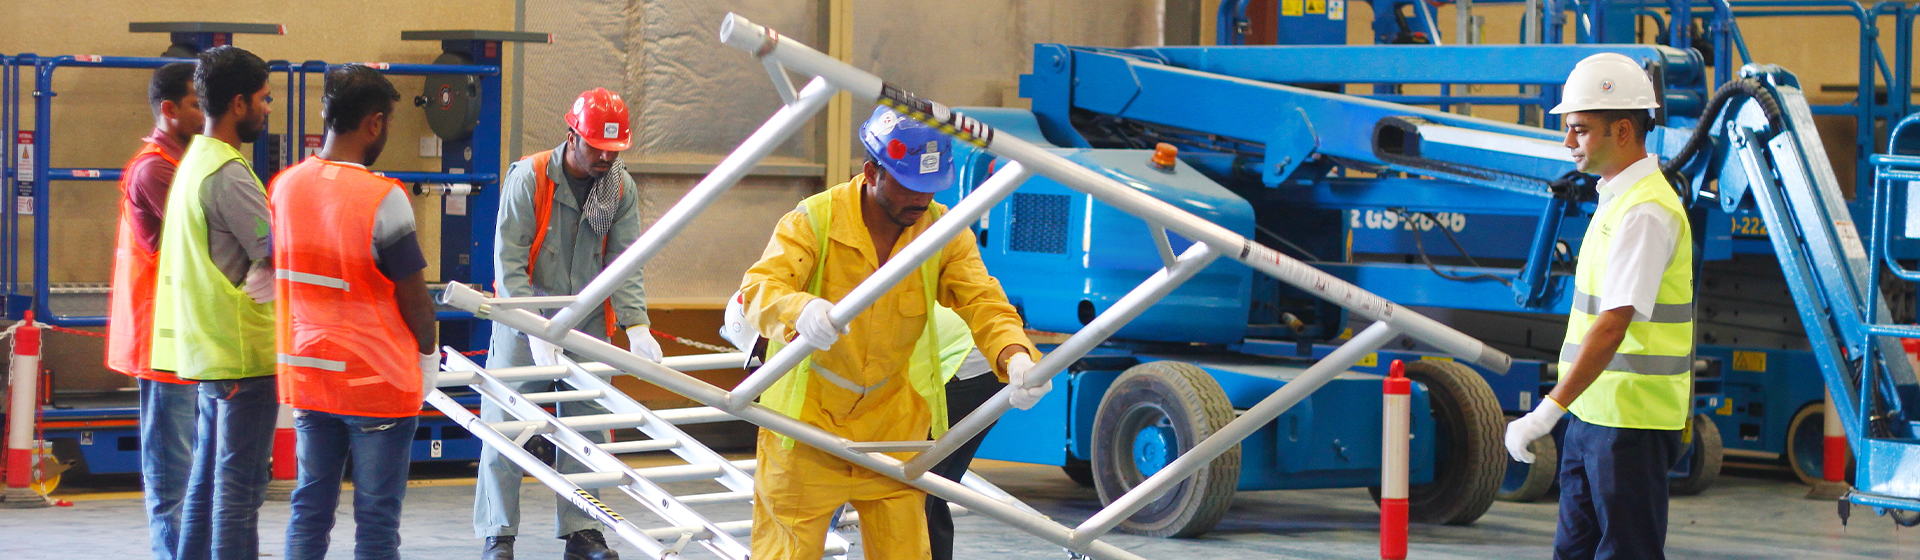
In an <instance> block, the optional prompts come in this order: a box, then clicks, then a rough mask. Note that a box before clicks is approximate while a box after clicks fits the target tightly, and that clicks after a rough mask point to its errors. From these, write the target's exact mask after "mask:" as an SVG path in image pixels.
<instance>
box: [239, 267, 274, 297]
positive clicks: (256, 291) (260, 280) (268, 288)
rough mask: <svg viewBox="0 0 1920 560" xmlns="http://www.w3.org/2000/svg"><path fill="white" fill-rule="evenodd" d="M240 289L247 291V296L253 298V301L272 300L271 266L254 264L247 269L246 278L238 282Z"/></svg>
mask: <svg viewBox="0 0 1920 560" xmlns="http://www.w3.org/2000/svg"><path fill="white" fill-rule="evenodd" d="M240 289H241V290H242V291H245V292H246V293H247V297H250V298H253V302H254V303H269V302H272V301H273V267H271V266H254V267H252V268H249V269H247V279H246V280H245V281H243V282H242V283H241V284H240Z"/></svg>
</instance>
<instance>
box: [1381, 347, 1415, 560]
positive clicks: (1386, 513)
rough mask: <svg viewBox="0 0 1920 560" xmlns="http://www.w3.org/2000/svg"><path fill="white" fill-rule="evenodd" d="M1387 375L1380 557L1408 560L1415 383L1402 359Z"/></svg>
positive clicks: (1382, 391) (1384, 394)
mask: <svg viewBox="0 0 1920 560" xmlns="http://www.w3.org/2000/svg"><path fill="white" fill-rule="evenodd" d="M1387 372H1388V374H1387V380H1386V387H1385V388H1383V389H1382V390H1381V393H1382V396H1381V400H1382V401H1384V402H1382V406H1381V407H1380V409H1381V411H1382V412H1381V418H1380V424H1381V427H1380V558H1382V559H1383V560H1406V557H1407V468H1408V454H1409V450H1408V447H1409V441H1410V439H1411V427H1410V425H1409V422H1411V421H1412V410H1413V408H1412V407H1413V403H1412V402H1411V401H1412V400H1413V382H1412V381H1409V380H1407V371H1406V365H1405V364H1402V363H1401V362H1400V360H1394V361H1393V364H1392V365H1390V366H1388V367H1387Z"/></svg>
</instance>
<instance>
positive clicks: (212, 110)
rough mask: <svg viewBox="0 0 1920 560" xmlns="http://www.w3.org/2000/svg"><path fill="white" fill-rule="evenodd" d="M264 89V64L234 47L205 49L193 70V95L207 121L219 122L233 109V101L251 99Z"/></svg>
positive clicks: (265, 85) (250, 54)
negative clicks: (217, 119) (243, 96)
mask: <svg viewBox="0 0 1920 560" xmlns="http://www.w3.org/2000/svg"><path fill="white" fill-rule="evenodd" d="M264 87H267V61H264V60H260V57H258V56H254V55H253V53H250V52H247V51H246V50H245V49H241V48H239V47H235V46H233V45H224V46H219V47H214V48H211V49H207V50H206V52H202V53H200V62H199V63H198V64H195V65H194V67H193V92H194V93H195V94H198V95H199V96H200V108H201V109H202V110H204V111H206V113H207V118H210V119H213V118H220V117H224V116H226V115H227V110H228V109H231V108H233V107H232V105H233V98H234V96H239V95H253V93H254V92H257V91H260V89H261V88H264Z"/></svg>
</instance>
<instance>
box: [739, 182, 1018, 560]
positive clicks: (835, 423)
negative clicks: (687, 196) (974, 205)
mask: <svg viewBox="0 0 1920 560" xmlns="http://www.w3.org/2000/svg"><path fill="white" fill-rule="evenodd" d="M863 182H864V181H862V178H861V177H858V176H856V177H854V179H853V180H851V181H848V182H846V183H841V184H840V185H838V186H835V187H833V188H832V189H830V190H829V191H828V193H829V196H830V197H831V208H832V212H831V213H832V216H831V223H830V225H829V227H828V234H827V236H828V241H829V243H827V244H826V245H825V246H826V247H827V249H826V251H827V255H826V268H825V278H824V279H823V281H822V282H821V292H822V293H821V296H822V297H825V298H826V299H827V300H828V301H839V300H841V299H842V298H845V297H846V295H847V293H848V292H851V291H853V288H854V286H857V285H859V284H860V281H862V280H865V279H866V278H867V277H868V276H871V275H872V274H873V273H874V271H875V270H877V269H878V268H879V266H880V260H879V258H878V255H877V251H876V250H875V249H874V245H873V237H872V236H871V234H869V233H868V232H867V228H866V226H865V225H864V222H862V221H861V217H860V214H861V207H860V199H861V196H862V194H861V187H862V183H863ZM936 204H937V203H936ZM934 214H935V212H933V211H929V212H928V213H927V215H934ZM931 224H932V220H930V219H925V218H923V219H921V221H920V223H917V224H914V225H913V226H912V227H909V228H907V229H906V231H905V232H903V233H901V234H900V240H899V241H898V242H896V243H894V246H893V249H894V251H895V254H898V251H899V250H900V249H901V248H903V247H906V246H907V244H908V243H910V242H912V241H913V240H914V239H915V238H918V237H919V236H920V235H921V234H922V233H924V232H926V230H927V227H928V226H929V225H931ZM818 246H819V243H818V242H817V240H816V239H815V238H814V234H813V227H812V225H811V224H809V223H808V221H807V215H806V214H804V213H802V212H800V211H798V210H796V211H794V212H790V213H788V214H787V215H786V217H784V218H782V219H781V220H780V224H779V225H778V226H777V227H776V228H775V230H774V233H773V239H772V240H771V241H769V242H768V243H767V250H766V252H765V253H764V254H762V255H761V256H760V262H757V263H754V265H753V268H752V269H750V270H748V271H747V275H746V278H745V279H744V285H743V286H742V287H741V293H742V294H743V295H744V297H745V300H746V305H745V314H746V319H747V322H748V324H751V325H754V326H755V327H756V328H758V329H759V330H760V332H762V333H766V335H767V337H768V338H772V339H775V340H788V339H791V338H793V337H794V336H795V335H794V329H793V323H794V321H795V320H796V319H797V318H798V317H799V316H800V310H801V308H803V307H805V306H806V304H807V302H809V301H812V300H813V299H814V296H813V295H812V294H809V293H807V284H808V282H809V281H810V280H811V279H812V276H813V274H814V269H815V267H816V265H817V263H816V261H815V260H814V259H816V258H818V257H819V255H816V254H815V253H816V252H818V249H817V247H818ZM890 256H891V255H890ZM935 258H936V259H938V260H939V262H940V266H939V269H940V278H939V280H938V281H937V282H935V286H936V288H935V289H936V292H937V293H935V294H934V299H935V301H937V302H938V303H939V304H940V305H943V306H946V307H948V308H950V309H952V310H953V311H954V312H955V313H958V314H959V315H960V317H961V318H962V319H965V320H966V322H967V325H968V326H970V327H971V328H972V330H973V339H974V342H975V344H977V345H978V346H979V348H980V349H981V350H982V351H983V352H984V353H985V354H986V355H987V356H988V357H989V358H990V359H992V360H993V361H994V362H995V363H994V375H997V376H999V378H1000V380H1001V381H1005V380H1006V379H1007V373H1006V372H1005V371H1003V370H1002V364H1000V363H998V362H999V360H998V359H997V358H998V357H999V355H1000V352H1001V351H1002V350H1003V349H1005V348H1006V347H1007V346H1010V345H1020V346H1022V347H1024V348H1026V349H1027V350H1028V352H1029V353H1030V355H1031V356H1032V357H1033V358H1035V359H1036V360H1038V358H1039V355H1038V354H1037V353H1033V348H1034V346H1033V341H1031V340H1028V339H1027V336H1026V334H1025V333H1024V332H1023V331H1022V330H1021V322H1020V316H1019V314H1018V313H1017V312H1016V311H1014V308H1013V305H1011V304H1009V303H1007V296H1006V293H1005V292H1004V291H1002V290H1001V289H1000V282H999V281H996V280H994V279H993V277H991V276H988V275H987V269H986V265H985V264H984V263H982V262H980V250H979V248H978V245H977V244H976V243H975V241H974V236H973V233H972V232H970V231H962V232H961V233H960V235H958V236H956V237H954V239H953V240H952V241H951V242H949V243H947V246H946V248H945V249H944V250H943V251H941V253H940V255H939V256H937V257H935ZM922 286H923V282H922V280H921V279H920V272H919V270H918V269H916V270H915V271H914V272H913V273H911V274H909V275H908V276H907V277H906V278H905V279H903V280H901V281H900V282H899V283H898V284H895V285H894V287H893V289H892V290H891V291H889V292H887V294H886V295H883V296H881V297H880V299H879V300H878V301H875V302H874V304H873V306H872V307H871V308H869V309H868V311H867V312H866V313H862V314H860V316H858V317H856V318H854V320H853V323H852V324H851V325H848V327H849V332H848V333H847V334H846V335H844V336H841V337H840V340H839V341H838V342H836V343H835V344H834V345H833V348H832V349H830V350H827V351H824V352H814V353H813V364H815V365H816V366H818V367H821V368H825V369H827V370H830V371H831V372H833V374H836V375H838V376H839V377H841V378H844V380H845V381H848V382H851V383H852V384H855V385H858V386H860V387H865V388H867V392H866V394H864V395H862V394H860V393H857V392H854V391H851V390H848V389H846V388H843V387H841V386H839V385H837V384H835V383H831V382H826V381H820V380H810V382H808V383H807V384H806V398H805V404H804V406H802V407H801V409H800V417H799V418H800V420H801V421H803V422H806V423H808V424H811V425H814V426H817V427H819V428H821V429H824V430H826V431H828V432H832V433H833V434H835V435H838V436H841V437H845V438H847V439H850V440H853V441H910V440H924V439H927V437H928V430H929V428H930V426H931V421H930V417H929V413H928V407H927V405H926V403H925V402H923V401H922V400H921V398H920V396H919V394H917V393H915V392H914V389H913V386H912V383H910V382H909V380H908V379H907V376H906V373H907V371H908V361H909V360H911V359H912V358H913V357H914V356H913V349H914V344H915V342H916V341H917V340H918V339H919V338H920V335H921V334H922V333H923V332H924V331H925V329H926V324H927V323H926V322H927V320H928V317H927V304H926V297H925V295H924V294H922V293H921V292H922V290H924V289H925V288H923V287H922ZM779 439H780V438H779V437H778V436H777V435H776V434H774V433H773V432H769V431H767V430H764V429H762V430H760V437H759V445H758V449H757V451H756V453H755V457H756V459H757V460H758V461H759V470H758V472H756V473H755V476H754V498H755V499H754V507H753V539H752V543H753V558H754V560H781V559H794V560H815V559H818V558H820V556H821V554H822V553H823V552H824V550H825V543H826V534H827V528H828V527H827V525H828V523H829V522H830V521H831V519H832V516H833V512H834V510H836V509H839V507H840V505H841V504H845V503H849V502H851V503H852V504H853V507H854V509H856V510H859V512H860V525H861V527H860V535H861V540H862V544H863V545H864V546H865V550H866V557H867V558H870V559H874V560H888V559H895V558H901V559H912V560H919V559H922V558H926V557H928V556H929V555H930V554H931V552H930V551H929V549H928V544H927V520H926V511H925V507H926V505H925V504H926V495H925V494H923V493H921V492H920V491H919V490H916V489H914V488H913V487H911V486H907V485H906V484H905V483H901V482H898V481H895V480H893V479H890V478H887V477H886V476H884V475H881V474H879V473H875V472H873V471H869V470H867V469H865V468H862V467H859V466H855V465H854V464H852V463H848V462H846V461H844V460H841V459H840V458H838V457H835V456H833V455H831V454H829V453H827V452H824V451H820V450H817V449H814V448H812V447H809V446H807V445H806V444H804V443H798V442H796V444H794V445H790V446H789V445H782V444H781V442H780V441H779ZM893 455H894V456H895V457H896V458H899V459H901V460H905V459H907V457H908V456H909V454H905V453H896V454H893Z"/></svg>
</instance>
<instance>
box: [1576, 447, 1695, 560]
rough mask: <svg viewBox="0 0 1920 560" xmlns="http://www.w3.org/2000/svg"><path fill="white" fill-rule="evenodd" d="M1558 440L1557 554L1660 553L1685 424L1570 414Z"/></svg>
mask: <svg viewBox="0 0 1920 560" xmlns="http://www.w3.org/2000/svg"><path fill="white" fill-rule="evenodd" d="M1568 418H1570V420H1568V421H1567V435H1566V437H1564V438H1561V444H1560V450H1561V452H1560V523H1559V527H1557V528H1556V529H1555V531H1554V533H1553V557H1554V558H1555V559H1557V560H1619V559H1629V558H1631V559H1634V560H1661V559H1663V558H1666V552H1665V548H1666V543H1667V470H1668V469H1671V468H1673V462H1674V460H1675V459H1676V458H1678V457H1679V456H1680V431H1679V430H1635V429H1627V428H1609V427H1606V426H1599V425H1594V424H1588V423H1586V422H1585V421H1582V420H1581V419H1580V418H1578V417H1575V416H1571V415H1569V416H1568Z"/></svg>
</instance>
